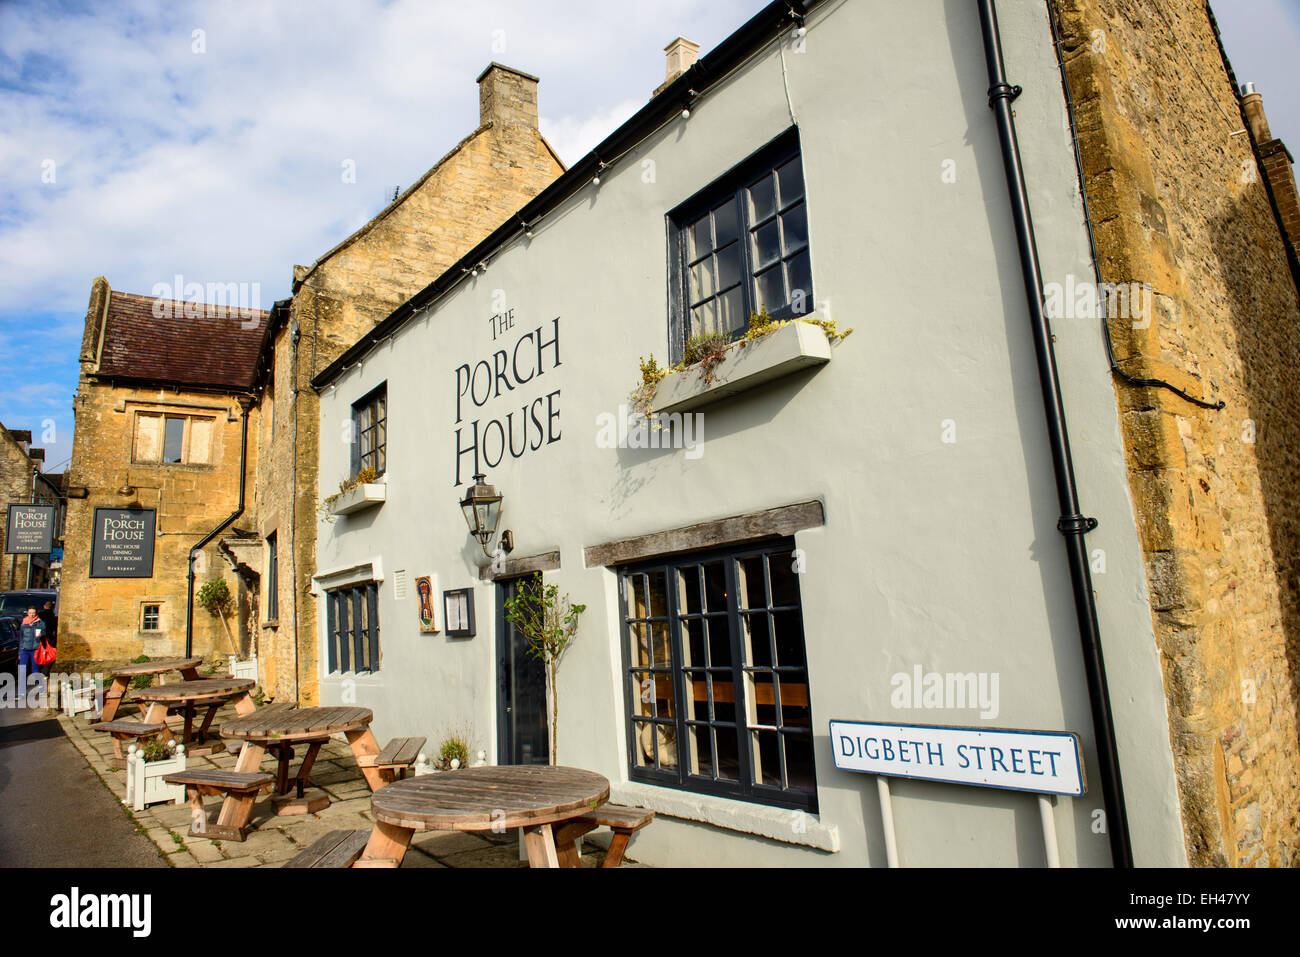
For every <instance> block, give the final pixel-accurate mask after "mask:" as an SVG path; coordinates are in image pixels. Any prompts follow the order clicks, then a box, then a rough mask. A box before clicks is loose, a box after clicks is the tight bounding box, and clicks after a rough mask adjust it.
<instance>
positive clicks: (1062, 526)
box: [1056, 515, 1097, 535]
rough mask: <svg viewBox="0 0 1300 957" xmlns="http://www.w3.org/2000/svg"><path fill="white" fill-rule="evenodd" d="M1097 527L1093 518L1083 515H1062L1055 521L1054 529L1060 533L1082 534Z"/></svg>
mask: <svg viewBox="0 0 1300 957" xmlns="http://www.w3.org/2000/svg"><path fill="white" fill-rule="evenodd" d="M1096 527H1097V520H1096V519H1095V518H1087V517H1086V516H1083V515H1062V516H1061V517H1060V518H1059V519H1057V521H1056V530H1057V531H1058V532H1060V533H1061V534H1062V535H1082V534H1083V533H1084V532H1091V531H1092V530H1093V529H1094V528H1096Z"/></svg>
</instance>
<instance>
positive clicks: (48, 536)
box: [5, 503, 55, 555]
mask: <svg viewBox="0 0 1300 957" xmlns="http://www.w3.org/2000/svg"><path fill="white" fill-rule="evenodd" d="M54 521H55V508H54V506H53V505H21V504H16V503H11V504H10V505H9V524H8V526H7V529H6V531H5V554H6V555H48V554H49V553H50V552H51V551H52V550H53V548H54Z"/></svg>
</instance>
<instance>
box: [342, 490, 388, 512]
mask: <svg viewBox="0 0 1300 957" xmlns="http://www.w3.org/2000/svg"><path fill="white" fill-rule="evenodd" d="M387 493H388V486H387V485H386V484H384V483H383V482H370V483H367V484H365V485H358V486H357V487H356V488H350V489H348V490H347V491H346V492H340V493H339V495H338V498H336V499H334V501H332V502H330V514H331V515H351V514H352V513H353V512H359V511H361V510H362V509H363V508H370V507H371V506H372V505H382V504H383V503H384V499H385V497H386V496H387Z"/></svg>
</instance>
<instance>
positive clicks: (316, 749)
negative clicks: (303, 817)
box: [221, 704, 390, 814]
mask: <svg viewBox="0 0 1300 957" xmlns="http://www.w3.org/2000/svg"><path fill="white" fill-rule="evenodd" d="M373 720H374V712H372V711H371V710H370V709H369V708H344V707H338V708H328V707H318V708H296V707H294V706H293V705H292V704H272V705H268V706H267V707H265V708H259V709H258V710H257V711H254V712H253V713H252V714H247V715H244V716H242V717H239V718H235V719H234V720H232V721H227V722H226V723H225V724H223V725H222V726H221V736H222V737H223V738H234V739H235V740H237V741H243V742H244V747H243V750H242V751H241V752H240V754H239V760H238V761H237V762H236V763H235V770H236V771H239V772H248V773H251V772H254V771H256V770H257V769H258V767H259V766H260V764H261V761H262V755H263V754H264V753H265V752H266V751H270V752H271V753H272V754H274V755H275V757H276V785H275V793H276V795H278V797H276V798H275V799H274V802H275V805H276V813H277V814H308V813H315V812H316V811H319V810H321V809H323V808H325V807H327V806H329V803H330V801H329V796H328V795H326V794H325V793H324V792H323V791H320V790H319V789H316V791H315V793H313V794H311V795H307V794H306V789H307V788H308V787H310V786H311V768H312V765H313V764H314V763H315V761H316V755H317V754H318V753H320V749H321V747H322V745H324V744H325V742H326V741H328V740H329V739H330V737H331V736H332V735H335V734H342V735H345V736H346V737H347V739H348V744H349V745H351V746H352V753H353V755H355V756H356V759H357V765H358V767H360V768H361V773H362V774H363V775H364V776H365V778H366V783H367V784H369V785H370V788H371V790H375V789H377V788H381V787H383V786H384V784H386V783H387V781H388V780H390V776H388V775H385V774H384V773H383V772H382V771H381V770H380V769H378V768H376V767H374V764H373V759H374V755H376V754H378V753H379V744H378V742H376V741H375V736H374V735H373V734H372V733H371V731H370V722H371V721H373ZM303 745H306V747H307V753H306V754H305V755H304V756H303V759H302V764H300V765H299V766H298V771H297V773H296V774H294V775H290V774H289V762H290V761H291V760H292V759H293V756H294V748H295V747H301V746H303ZM291 785H292V788H293V790H294V791H295V792H296V794H295V796H293V797H289V796H288V795H289V791H290V786H291Z"/></svg>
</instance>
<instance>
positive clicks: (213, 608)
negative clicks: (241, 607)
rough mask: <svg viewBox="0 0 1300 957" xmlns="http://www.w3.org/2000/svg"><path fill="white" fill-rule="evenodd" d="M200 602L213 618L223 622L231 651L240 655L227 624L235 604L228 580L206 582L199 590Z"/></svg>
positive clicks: (219, 579)
mask: <svg viewBox="0 0 1300 957" xmlns="http://www.w3.org/2000/svg"><path fill="white" fill-rule="evenodd" d="M198 600H199V604H200V605H202V606H203V607H204V608H206V609H207V610H208V613H209V614H210V615H212V617H213V618H216V619H217V620H218V621H220V622H221V627H222V628H224V629H225V630H226V640H227V641H229V642H230V648H231V650H232V651H234V652H235V653H236V654H238V653H239V649H238V648H236V647H235V636H234V635H232V634H231V633H230V625H229V624H228V623H227V622H226V616H227V615H229V614H230V609H231V606H233V605H234V603H235V600H234V598H233V597H231V594H230V587H229V586H228V585H227V584H226V580H225V579H224V578H214V579H212V580H211V581H208V582H204V584H203V587H202V588H200V589H199V594H198Z"/></svg>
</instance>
